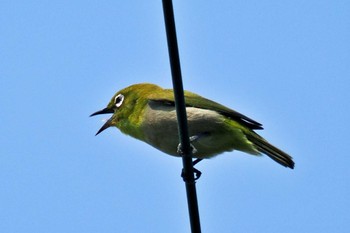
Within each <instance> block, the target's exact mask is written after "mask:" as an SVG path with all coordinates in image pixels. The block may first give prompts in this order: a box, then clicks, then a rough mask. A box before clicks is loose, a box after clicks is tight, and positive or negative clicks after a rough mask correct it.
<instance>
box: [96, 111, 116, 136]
mask: <svg viewBox="0 0 350 233" xmlns="http://www.w3.org/2000/svg"><path fill="white" fill-rule="evenodd" d="M108 113H110V114H111V113H114V110H113V109H109V108H104V109H102V110H100V111H97V112H95V113H93V114H91V115H90V117H92V116H96V115H100V114H108ZM111 119H112V118H110V119H109V120H108V121H107V122H106V123H104V125H103V126H102V127H101V129H99V130H98V131H97V133H96V134H95V136H96V135H98V134H99V133H101V132H102V131H103V130H105V129H107V128H108V127H110V126H111V121H112V120H111Z"/></svg>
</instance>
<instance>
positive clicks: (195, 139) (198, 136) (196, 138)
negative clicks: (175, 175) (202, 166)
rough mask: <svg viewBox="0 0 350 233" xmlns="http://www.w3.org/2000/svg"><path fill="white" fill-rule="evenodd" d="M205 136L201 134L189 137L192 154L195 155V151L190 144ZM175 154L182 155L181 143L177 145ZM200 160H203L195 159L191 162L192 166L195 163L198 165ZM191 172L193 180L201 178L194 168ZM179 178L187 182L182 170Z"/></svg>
mask: <svg viewBox="0 0 350 233" xmlns="http://www.w3.org/2000/svg"><path fill="white" fill-rule="evenodd" d="M205 134H206V133H203V134H200V135H194V136H191V137H190V142H191V148H192V154H195V153H197V149H196V148H195V147H194V146H193V145H192V142H195V141H197V140H198V139H199V138H200V137H202V136H203V135H205ZM177 152H178V153H179V154H181V155H183V151H182V148H181V143H179V145H178V146H177ZM202 160H203V159H199V158H197V159H195V160H194V161H193V166H194V165H196V164H197V163H199V162H200V161H202ZM193 172H194V174H195V178H194V180H198V179H199V177H201V175H202V172H201V171H199V170H198V169H196V168H194V167H193ZM181 177H182V178H183V179H184V180H185V181H186V180H188V177H187V176H186V174H185V171H184V169H182V173H181Z"/></svg>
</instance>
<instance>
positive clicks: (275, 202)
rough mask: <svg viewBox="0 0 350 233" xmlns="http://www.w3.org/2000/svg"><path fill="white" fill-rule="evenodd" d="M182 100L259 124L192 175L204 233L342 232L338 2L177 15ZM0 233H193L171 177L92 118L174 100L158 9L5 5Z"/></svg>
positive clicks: (344, 56)
mask: <svg viewBox="0 0 350 233" xmlns="http://www.w3.org/2000/svg"><path fill="white" fill-rule="evenodd" d="M174 8H175V16H176V24H177V31H178V40H179V41H178V42H179V48H180V57H181V64H182V74H183V78H184V81H183V82H184V86H185V88H186V89H188V90H191V91H193V92H196V93H198V94H201V95H203V96H206V97H207V98H210V99H213V100H215V101H217V102H220V103H222V104H224V105H226V106H228V107H231V108H233V109H235V110H237V111H239V112H241V113H243V114H245V115H247V116H249V117H251V118H253V119H255V120H257V121H259V122H261V123H263V124H264V128H265V130H264V131H261V132H260V133H261V135H262V136H264V137H265V138H267V139H268V140H269V141H270V142H272V143H273V144H275V145H277V146H278V147H280V148H281V149H283V150H285V151H287V152H288V153H290V154H291V155H292V156H293V157H294V159H295V162H296V168H295V170H290V169H286V168H284V167H282V166H279V165H278V164H276V163H274V162H273V161H272V160H271V159H269V158H268V157H266V156H264V157H261V158H256V157H253V156H248V155H246V154H243V153H239V152H233V153H225V154H223V155H221V156H219V157H216V158H214V159H211V160H206V161H202V162H201V163H200V164H198V165H197V168H198V169H199V170H201V171H202V173H203V175H202V177H201V178H200V180H199V181H198V182H197V192H198V201H199V208H200V217H201V225H202V231H203V232H259V233H261V232H269V233H271V232H281V231H283V232H284V233H286V232H318V233H319V232H348V230H349V228H350V214H349V209H350V201H349V200H350V199H349V196H350V183H349V181H348V180H349V176H350V172H349V168H348V164H349V163H350V156H349V154H348V145H347V143H348V140H349V136H348V135H349V134H348V129H349V126H348V121H349V106H350V105H349V100H350V94H349V88H350V81H349V77H350V43H349V41H350V28H349V25H350V15H349V12H350V2H349V1H345V0H344V1H341V0H339V1H326V0H324V1H322V0H318V1H313V0H311V1H300V0H294V1H274V0H272V1H228V0H227V1H226V0H223V1H220V2H217V1H216V2H214V1H211V2H209V1H204V2H203V1H198V0H197V1H174ZM0 35H1V36H0V78H1V79H0V84H1V85H0V104H1V112H0V121H1V126H0V127H1V135H0V138H1V147H0V180H1V182H0V209H1V211H0V231H1V232H7V233H12V232H16V233H18V232H26V233H28V232H36V233H39V232H189V221H188V213H187V203H186V196H185V187H184V183H183V181H182V179H181V178H180V172H181V168H182V162H181V159H179V158H174V157H170V156H167V155H165V154H162V153H161V152H159V151H157V150H155V149H153V148H152V147H150V146H148V145H146V144H144V143H142V142H139V141H137V140H135V139H133V138H131V137H127V136H125V135H123V134H122V133H120V132H119V131H118V130H117V129H108V130H106V131H105V132H103V133H102V134H101V135H99V136H98V137H95V136H94V135H95V133H96V131H97V130H98V129H99V128H100V127H101V125H102V124H103V119H105V118H106V117H94V118H89V117H88V116H89V115H90V114H91V113H92V112H94V111H96V110H99V109H101V108H103V107H104V106H105V105H106V104H107V103H108V101H109V100H110V98H111V96H112V95H113V94H114V93H115V92H116V91H117V90H119V89H122V88H124V87H126V86H128V85H130V84H134V83H140V82H152V83H156V84H158V85H161V86H163V87H171V86H172V84H171V77H170V67H169V61H168V54H167V44H166V38H165V31H164V22H163V12H162V6H161V1H140V0H136V1H55V0H53V1H17V0H11V1H7V0H4V1H2V2H1V4H0Z"/></svg>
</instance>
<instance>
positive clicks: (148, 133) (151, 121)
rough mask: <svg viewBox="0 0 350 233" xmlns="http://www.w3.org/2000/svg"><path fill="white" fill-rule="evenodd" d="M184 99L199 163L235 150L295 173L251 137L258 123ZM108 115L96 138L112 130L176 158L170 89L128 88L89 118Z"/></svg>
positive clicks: (193, 97) (284, 157) (278, 153)
mask: <svg viewBox="0 0 350 233" xmlns="http://www.w3.org/2000/svg"><path fill="white" fill-rule="evenodd" d="M184 94H185V102H186V112H187V120H188V131H189V135H190V136H191V137H190V141H191V145H192V146H193V152H194V154H193V157H194V158H197V159H198V160H201V159H204V158H211V157H213V156H216V155H218V154H221V153H223V152H226V151H233V150H239V151H243V152H246V153H248V154H251V155H261V154H266V155H267V156H269V157H270V158H271V159H273V160H275V161H276V162H277V163H279V164H281V165H283V166H285V167H289V168H292V169H293V168H294V162H293V159H292V157H291V156H289V155H288V154H287V153H285V152H283V151H282V150H280V149H278V148H277V147H275V146H273V145H271V144H270V143H269V142H268V141H266V140H265V139H264V138H263V137H261V136H260V135H258V134H257V133H256V132H254V130H259V129H263V128H262V125H261V124H260V123H258V122H256V121H254V120H252V119H251V118H249V117H247V116H245V115H243V114H241V113H239V112H236V111H234V110H232V109H230V108H227V107H225V106H223V105H221V104H219V103H216V102H214V101H212V100H209V99H206V98H204V97H202V96H200V95H197V94H195V93H192V92H189V91H185V92H184ZM107 113H110V114H113V115H112V117H111V118H110V119H109V120H107V122H106V123H105V124H104V125H103V126H102V127H101V129H100V130H99V131H98V132H97V133H96V135H98V134H99V133H101V132H102V131H104V130H105V129H107V128H109V127H111V126H115V127H117V128H118V129H120V131H121V132H123V133H124V134H127V135H130V136H132V137H134V138H136V139H139V140H141V141H144V142H146V143H148V144H150V145H151V146H153V147H155V148H157V149H159V150H160V151H163V152H164V153H166V154H169V155H173V156H181V155H180V154H179V150H178V145H179V135H178V129H177V117H176V110H175V100H174V92H173V90H172V89H163V88H161V87H159V86H157V85H154V84H150V83H140V84H134V85H131V86H129V87H126V88H124V89H122V90H120V91H118V92H117V93H116V94H115V95H114V96H113V97H112V99H111V101H110V102H109V103H108V105H107V107H106V108H104V109H102V110H100V111H97V112H95V113H93V114H91V116H95V115H99V114H107Z"/></svg>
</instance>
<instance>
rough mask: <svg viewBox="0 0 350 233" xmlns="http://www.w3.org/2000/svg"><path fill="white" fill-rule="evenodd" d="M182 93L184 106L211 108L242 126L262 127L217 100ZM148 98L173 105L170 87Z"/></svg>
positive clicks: (190, 93)
mask: <svg viewBox="0 0 350 233" xmlns="http://www.w3.org/2000/svg"><path fill="white" fill-rule="evenodd" d="M184 94H185V102H186V107H195V108H202V109H208V110H213V111H216V112H218V113H220V114H221V115H224V116H226V117H229V118H231V119H232V120H235V121H237V122H239V123H241V124H243V125H244V126H246V127H248V128H250V129H263V127H262V124H260V123H258V122H256V121H254V120H253V119H251V118H249V117H247V116H245V115H243V114H241V113H239V112H236V111H234V110H232V109H230V108H227V107H225V106H223V105H221V104H219V103H217V102H214V101H212V100H209V99H206V98H204V97H202V96H200V95H197V94H194V93H192V92H188V91H185V93H184ZM148 99H149V100H150V101H153V102H157V103H158V104H163V105H167V106H169V105H171V106H175V100H174V94H173V91H172V90H171V89H166V90H165V91H164V90H163V92H162V97H157V94H156V93H155V94H151V95H150V96H149V97H148Z"/></svg>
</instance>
